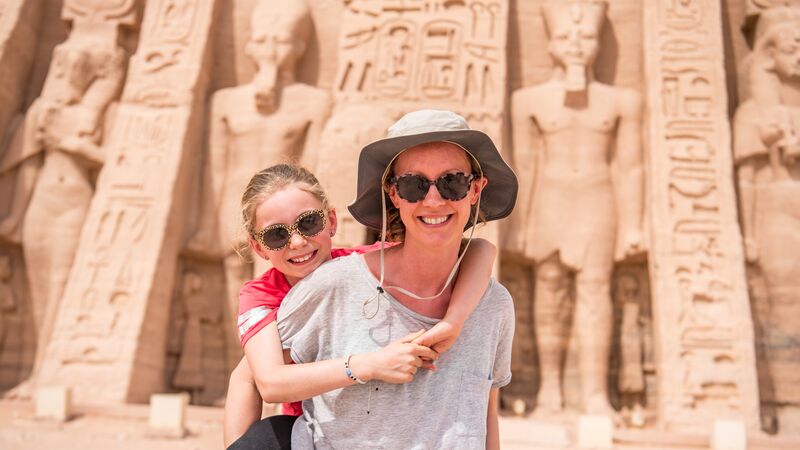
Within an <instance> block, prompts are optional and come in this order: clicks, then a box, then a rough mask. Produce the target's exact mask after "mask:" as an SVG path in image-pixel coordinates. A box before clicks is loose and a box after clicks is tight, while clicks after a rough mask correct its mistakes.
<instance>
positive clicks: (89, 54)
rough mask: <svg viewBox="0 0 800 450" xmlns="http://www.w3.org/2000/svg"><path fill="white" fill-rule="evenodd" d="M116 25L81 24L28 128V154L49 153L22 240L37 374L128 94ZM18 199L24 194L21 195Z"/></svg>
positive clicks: (57, 58) (61, 50) (55, 64)
mask: <svg viewBox="0 0 800 450" xmlns="http://www.w3.org/2000/svg"><path fill="white" fill-rule="evenodd" d="M117 34H118V33H117V27H116V25H115V24H113V23H106V24H103V26H97V27H95V28H92V32H91V33H86V32H85V30H83V29H82V28H81V27H77V26H76V27H75V28H74V29H73V31H72V32H71V33H70V36H69V38H68V39H67V40H66V41H65V42H63V43H61V44H59V45H58V46H57V47H56V48H55V50H54V52H53V60H52V62H51V65H50V71H49V72H48V76H47V80H46V82H45V85H44V88H43V90H42V94H41V96H40V97H39V98H38V99H37V100H36V101H35V102H34V103H33V105H31V107H30V109H29V110H28V113H27V115H26V118H25V122H24V125H23V128H22V130H23V131H22V133H23V136H22V138H21V140H17V139H15V142H16V143H18V145H21V146H22V149H20V150H15V149H12V150H11V151H10V152H11V153H12V154H18V155H22V156H23V158H22V159H25V158H27V157H29V156H30V155H34V154H36V153H38V152H42V151H43V152H44V163H43V165H42V167H41V171H40V172H39V174H38V178H37V179H36V183H35V186H34V187H33V193H32V194H31V197H30V204H29V205H28V207H27V210H26V212H25V217H24V223H23V226H22V245H23V251H24V254H25V264H26V272H27V275H28V280H29V284H30V287H31V301H32V305H33V317H34V325H35V328H36V332H37V335H38V339H37V357H36V364H35V365H34V374H35V373H36V371H37V367H38V364H39V363H40V360H41V358H42V357H43V354H44V348H45V346H46V345H47V342H48V341H49V334H50V332H51V328H52V323H53V321H54V319H55V314H56V311H57V309H58V303H59V300H60V299H61V296H62V294H63V292H64V287H65V285H66V282H67V278H68V276H69V273H70V269H71V267H72V262H73V258H74V256H75V252H76V250H77V248H78V242H79V239H80V234H81V228H82V226H83V223H84V220H85V219H86V214H87V212H88V210H89V205H90V203H91V200H92V196H93V194H94V179H95V178H96V177H97V173H98V171H99V169H100V167H101V166H102V164H103V159H104V158H103V152H102V149H101V142H102V137H103V129H104V125H106V124H105V122H104V118H105V116H106V113H107V112H108V111H109V106H110V105H111V103H112V102H113V101H114V100H116V99H117V98H118V97H119V95H120V92H121V89H122V84H123V81H124V78H125V69H126V60H127V57H126V52H125V50H124V49H123V47H122V46H121V45H120V44H119V43H118V36H117ZM16 195H17V201H23V200H24V198H25V197H26V196H25V194H24V193H22V192H18V193H16Z"/></svg>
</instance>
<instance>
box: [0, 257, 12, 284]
mask: <svg viewBox="0 0 800 450" xmlns="http://www.w3.org/2000/svg"><path fill="white" fill-rule="evenodd" d="M10 279H11V258H9V257H8V255H0V281H8V280H10Z"/></svg>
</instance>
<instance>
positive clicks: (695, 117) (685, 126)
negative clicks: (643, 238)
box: [644, 0, 758, 430]
mask: <svg viewBox="0 0 800 450" xmlns="http://www.w3.org/2000/svg"><path fill="white" fill-rule="evenodd" d="M644 5H645V7H644V11H645V27H644V29H645V48H647V49H648V51H646V52H645V62H646V68H647V77H646V79H647V84H648V86H647V93H648V97H647V102H648V106H649V108H648V109H649V111H650V112H651V114H650V116H649V119H648V127H649V137H650V143H649V148H650V177H649V180H650V181H649V185H650V192H651V195H652V201H651V202H650V204H651V205H652V206H651V209H650V211H651V212H650V214H651V217H650V223H651V224H652V230H651V231H652V249H651V258H650V271H651V276H652V279H653V292H652V293H653V308H654V310H653V318H654V321H655V323H654V330H655V342H656V346H657V347H656V354H658V355H659V360H658V368H657V370H658V377H659V382H658V383H659V393H658V396H659V397H658V398H659V405H658V413H659V420H660V421H661V422H662V423H663V424H664V425H665V426H666V427H667V428H671V429H674V428H682V429H691V428H695V429H703V430H709V429H710V427H711V423H712V422H713V420H714V419H716V418H720V417H735V418H741V419H743V420H744V421H745V422H746V423H747V425H748V427H749V428H750V429H752V430H757V429H758V386H757V384H756V371H755V356H754V348H753V324H752V318H751V313H750V307H749V304H748V298H747V288H746V285H745V274H744V262H743V252H742V243H741V238H740V231H739V227H738V223H737V220H736V206H735V194H734V188H733V183H732V181H731V180H732V169H733V167H732V161H731V137H730V131H729V127H730V124H729V123H728V113H727V99H726V86H725V73H724V71H723V59H722V58H723V55H724V49H723V42H722V23H721V18H720V17H721V15H720V2H719V1H707V0H669V1H662V2H645V3H644Z"/></svg>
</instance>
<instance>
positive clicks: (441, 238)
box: [389, 142, 486, 247]
mask: <svg viewBox="0 0 800 450" xmlns="http://www.w3.org/2000/svg"><path fill="white" fill-rule="evenodd" d="M468 158H469V157H468V156H467V154H466V152H464V150H463V149H462V148H461V147H459V146H457V145H455V144H451V143H448V142H432V143H429V144H423V145H418V146H416V147H412V148H410V149H408V150H405V151H404V152H403V153H401V154H400V155H399V156H398V157H397V160H396V162H395V166H394V173H393V175H394V176H403V175H421V176H422V177H424V178H427V179H428V180H436V179H437V178H439V177H441V176H442V175H445V174H449V173H465V174H470V173H471V172H472V168H471V166H470V163H469V159H468ZM485 184H486V180H485V179H479V180H475V181H472V182H471V183H470V186H469V190H468V191H467V195H466V196H465V197H464V198H462V199H461V200H446V199H444V198H442V196H441V194H440V193H439V190H438V189H437V187H436V185H435V184H432V185H431V186H430V187H429V188H428V192H427V194H426V195H425V198H423V199H422V200H420V201H418V202H409V201H407V200H404V199H403V198H401V197H400V195H399V194H398V192H397V187H396V186H394V185H392V186H391V187H390V188H389V197H390V198H391V200H392V203H393V204H394V205H395V207H397V208H398V210H399V211H400V218H401V220H402V221H403V224H404V225H405V228H406V235H405V240H406V242H408V241H409V239H417V240H419V241H421V242H423V243H425V245H426V246H433V247H438V246H442V245H447V244H451V243H452V242H456V241H457V242H460V241H461V236H462V234H463V231H464V226H465V225H466V223H467V221H468V220H469V219H470V209H471V206H472V205H473V204H475V202H477V200H478V193H479V192H480V190H481V189H483V186H485Z"/></svg>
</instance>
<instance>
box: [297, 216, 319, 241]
mask: <svg viewBox="0 0 800 450" xmlns="http://www.w3.org/2000/svg"><path fill="white" fill-rule="evenodd" d="M323 214H324V213H323V212H321V211H316V212H314V213H313V214H308V215H306V216H303V217H301V218H300V219H299V220H298V221H297V231H299V232H300V234H302V235H303V236H306V237H311V236H314V235H316V234H318V233H319V232H320V231H322V229H323V228H325V216H324V215H323Z"/></svg>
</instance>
